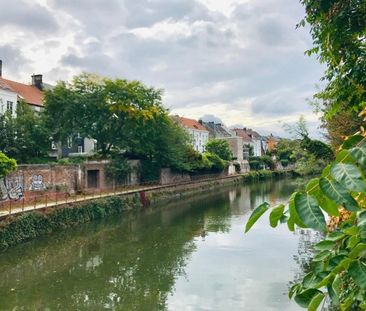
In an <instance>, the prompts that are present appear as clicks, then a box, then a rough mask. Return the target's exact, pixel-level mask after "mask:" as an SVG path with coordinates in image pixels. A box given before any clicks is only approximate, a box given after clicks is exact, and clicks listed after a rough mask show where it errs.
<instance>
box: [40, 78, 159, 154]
mask: <svg viewBox="0 0 366 311" xmlns="http://www.w3.org/2000/svg"><path fill="white" fill-rule="evenodd" d="M161 95H162V91H161V90H156V89H154V88H150V87H146V86H145V85H143V84H142V83H141V82H139V81H128V80H124V79H116V80H112V79H109V78H102V77H99V76H96V75H90V74H82V75H79V76H76V77H75V78H74V79H73V81H72V82H71V83H66V82H59V83H58V84H57V86H56V87H55V88H54V89H52V90H49V91H46V92H45V106H46V110H45V114H46V116H47V119H48V120H49V127H50V128H51V130H52V134H53V137H54V138H55V139H56V140H60V141H62V142H65V141H66V139H67V138H68V137H69V136H70V135H73V134H75V133H79V134H80V135H82V136H83V137H88V138H93V139H96V140H97V142H98V148H99V150H100V151H101V153H102V154H104V155H106V154H107V153H108V152H109V151H110V150H111V148H112V147H114V148H119V149H121V150H122V149H127V148H128V147H129V146H130V145H131V144H133V143H134V140H135V139H136V132H137V130H138V128H139V127H140V126H141V124H143V123H144V122H146V121H148V120H150V119H154V118H155V117H157V116H159V114H164V113H166V112H165V110H164V109H163V107H162V103H161Z"/></svg>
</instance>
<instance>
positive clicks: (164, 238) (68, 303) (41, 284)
mask: <svg viewBox="0 0 366 311" xmlns="http://www.w3.org/2000/svg"><path fill="white" fill-rule="evenodd" d="M126 216H127V215H126ZM230 216H231V212H230V203H229V201H228V195H227V191H224V192H222V193H221V194H220V193H218V194H215V195H214V196H212V194H211V196H209V195H207V197H205V198H204V200H199V201H197V198H196V201H194V200H192V202H189V201H188V202H187V201H185V202H183V203H182V204H175V205H174V207H173V208H169V207H166V208H164V209H157V210H154V209H149V210H146V211H143V212H141V213H135V214H133V213H131V214H130V215H128V216H127V217H125V219H123V220H122V221H121V220H118V219H114V220H107V221H105V222H102V223H100V224H89V225H87V226H85V227H80V228H83V229H80V228H76V229H74V230H72V231H71V232H64V233H60V234H59V235H54V236H50V237H47V238H44V239H43V241H37V242H32V243H29V244H27V245H22V246H21V247H18V248H16V249H13V250H10V251H8V252H6V253H4V254H3V255H2V256H1V257H0V306H1V307H2V308H3V309H12V308H13V307H15V306H18V307H19V308H25V309H27V310H36V309H46V308H50V309H52V310H57V309H61V310H83V309H88V310H89V309H90V310H101V309H103V308H108V309H116V310H158V309H159V310H160V309H164V307H165V302H166V299H167V296H168V294H169V293H170V292H171V291H172V290H173V288H174V282H175V279H176V277H177V276H179V275H181V274H183V273H184V267H185V263H186V260H187V258H188V257H189V256H190V254H191V253H192V251H194V250H195V244H194V237H195V236H199V235H202V232H206V231H207V232H227V231H228V230H229V229H230ZM12 288H13V289H14V291H13V292H10V289H12Z"/></svg>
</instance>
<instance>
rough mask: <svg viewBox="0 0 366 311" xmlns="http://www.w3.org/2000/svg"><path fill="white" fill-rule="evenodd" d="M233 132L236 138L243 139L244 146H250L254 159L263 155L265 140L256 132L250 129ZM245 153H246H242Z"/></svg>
mask: <svg viewBox="0 0 366 311" xmlns="http://www.w3.org/2000/svg"><path fill="white" fill-rule="evenodd" d="M234 132H235V133H236V135H237V136H240V137H242V138H243V139H244V141H245V143H244V145H250V146H251V147H252V149H253V155H254V156H255V157H260V156H262V155H264V153H265V139H264V138H263V137H262V136H261V135H260V134H259V133H258V132H256V131H254V130H252V129H248V128H246V127H244V128H241V129H240V128H235V129H234ZM244 152H246V151H244Z"/></svg>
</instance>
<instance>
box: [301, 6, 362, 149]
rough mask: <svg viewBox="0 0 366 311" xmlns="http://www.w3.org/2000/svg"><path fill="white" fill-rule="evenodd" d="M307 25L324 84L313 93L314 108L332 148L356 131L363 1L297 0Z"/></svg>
mask: <svg viewBox="0 0 366 311" xmlns="http://www.w3.org/2000/svg"><path fill="white" fill-rule="evenodd" d="M300 2H301V3H302V4H303V5H304V7H305V10H306V17H305V19H304V20H303V21H301V23H300V25H302V26H304V25H305V24H306V23H307V24H308V25H310V32H311V35H312V38H313V44H314V47H313V48H312V49H310V50H309V51H307V54H309V55H311V54H316V55H317V57H318V59H319V61H320V62H321V63H323V64H325V66H326V70H325V73H324V76H323V80H324V81H325V83H324V85H325V87H324V88H323V89H322V90H321V91H320V92H318V93H317V94H316V95H315V96H314V100H315V102H314V105H315V107H316V109H317V110H318V111H319V110H320V111H321V112H323V114H324V116H323V124H324V127H325V128H327V130H328V132H329V137H330V140H331V143H332V146H333V147H334V148H333V149H334V150H335V149H336V148H337V147H338V146H339V145H340V144H341V139H342V137H343V136H346V135H350V134H352V133H354V132H355V131H357V130H358V129H359V127H360V126H361V125H362V118H360V117H359V116H357V114H358V112H360V111H361V110H362V109H363V107H364V106H365V103H366V77H365V71H366V53H365V47H366V41H365V39H364V37H365V32H366V20H365V15H366V4H365V1H363V0H350V1H344V0H322V1H317V0H300Z"/></svg>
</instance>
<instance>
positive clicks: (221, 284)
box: [167, 188, 300, 311]
mask: <svg viewBox="0 0 366 311" xmlns="http://www.w3.org/2000/svg"><path fill="white" fill-rule="evenodd" d="M245 190H246V189H245V188H242V189H241V193H238V194H239V195H234V194H233V193H229V198H230V201H231V205H232V208H233V211H235V212H234V213H233V214H234V215H233V216H232V217H231V218H230V220H229V221H228V222H229V224H230V226H229V227H230V231H229V232H226V233H222V232H220V233H217V232H208V235H207V236H206V237H205V238H204V239H202V238H197V239H196V241H195V242H196V245H197V251H196V252H195V253H193V255H192V258H191V260H190V262H189V263H188V265H187V266H186V268H185V272H186V274H185V276H184V277H183V276H182V277H179V278H178V279H177V280H176V283H175V290H174V292H173V293H172V294H171V295H170V296H169V297H168V302H167V305H168V309H169V310H246V311H251V310H253V311H257V310H300V308H299V307H298V306H297V305H296V304H295V303H294V302H293V301H289V299H288V297H287V286H288V283H289V281H291V280H293V276H294V270H296V269H297V266H296V263H295V262H294V260H293V255H295V254H297V249H298V237H297V236H295V235H293V234H292V233H289V232H288V231H287V227H285V226H281V227H279V228H277V229H271V228H270V227H269V224H268V217H264V218H262V219H261V220H260V221H259V222H258V223H256V225H255V226H254V227H253V229H252V231H250V232H249V233H248V234H247V235H244V233H243V232H244V231H243V229H244V224H245V222H246V220H247V218H248V216H249V213H248V211H249V210H250V205H251V204H250V200H248V197H249V193H246V191H245ZM234 197H236V199H237V200H236V201H234V200H233V198H234ZM256 201H257V200H256ZM261 202H262V201H259V202H256V203H261Z"/></svg>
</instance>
